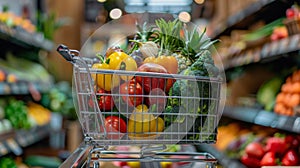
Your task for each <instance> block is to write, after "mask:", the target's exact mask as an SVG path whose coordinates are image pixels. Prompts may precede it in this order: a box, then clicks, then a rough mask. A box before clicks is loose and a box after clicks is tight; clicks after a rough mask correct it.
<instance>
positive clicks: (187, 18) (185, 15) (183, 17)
mask: <svg viewBox="0 0 300 168" xmlns="http://www.w3.org/2000/svg"><path fill="white" fill-rule="evenodd" d="M178 18H179V20H180V21H182V22H189V21H191V15H190V14H189V13H188V12H180V13H179V15H178Z"/></svg>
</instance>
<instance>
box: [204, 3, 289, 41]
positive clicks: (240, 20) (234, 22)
mask: <svg viewBox="0 0 300 168" xmlns="http://www.w3.org/2000/svg"><path fill="white" fill-rule="evenodd" d="M293 4H294V0H293V1H284V0H259V1H257V2H254V3H251V5H249V6H248V7H246V8H245V9H241V10H240V12H237V13H235V14H233V15H231V16H229V17H228V19H225V20H224V21H221V22H218V24H217V25H215V26H213V27H214V30H213V31H212V33H211V35H210V37H211V38H217V37H219V36H221V35H223V34H227V35H228V34H230V32H231V30H233V29H248V28H249V25H252V24H254V23H255V22H257V21H258V20H266V22H270V21H272V20H274V19H275V18H278V17H281V16H284V15H285V10H286V9H287V8H288V7H290V6H291V5H293ZM270 13H272V15H270Z"/></svg>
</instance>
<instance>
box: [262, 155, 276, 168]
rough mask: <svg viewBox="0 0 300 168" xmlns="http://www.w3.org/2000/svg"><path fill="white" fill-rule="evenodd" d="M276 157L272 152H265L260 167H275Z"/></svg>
mask: <svg viewBox="0 0 300 168" xmlns="http://www.w3.org/2000/svg"><path fill="white" fill-rule="evenodd" d="M276 165H277V163H276V156H275V153H274V152H267V153H266V154H265V155H264V156H263V158H262V159H261V161H260V166H276Z"/></svg>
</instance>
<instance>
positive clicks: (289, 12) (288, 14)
mask: <svg viewBox="0 0 300 168" xmlns="http://www.w3.org/2000/svg"><path fill="white" fill-rule="evenodd" d="M285 14H286V17H287V18H293V17H295V15H296V12H295V10H294V9H293V8H289V9H287V10H286V12H285Z"/></svg>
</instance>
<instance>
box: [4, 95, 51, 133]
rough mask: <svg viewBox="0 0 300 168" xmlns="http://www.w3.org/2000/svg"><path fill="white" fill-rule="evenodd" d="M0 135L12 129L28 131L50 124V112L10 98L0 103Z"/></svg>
mask: <svg viewBox="0 0 300 168" xmlns="http://www.w3.org/2000/svg"><path fill="white" fill-rule="evenodd" d="M0 102H1V103H0V104H1V108H0V133H3V132H6V131H11V130H12V129H30V128H32V127H34V126H42V125H46V124H48V123H49V122H50V119H51V112H50V111H49V110H48V109H46V108H44V107H43V106H41V105H39V104H36V103H33V102H28V103H25V102H24V101H22V100H18V99H16V98H14V97H10V98H8V99H7V100H4V99H2V100H1V101H0Z"/></svg>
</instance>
